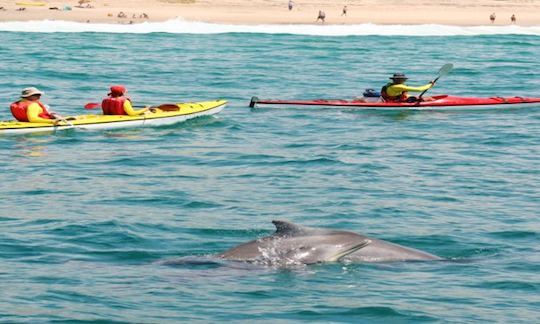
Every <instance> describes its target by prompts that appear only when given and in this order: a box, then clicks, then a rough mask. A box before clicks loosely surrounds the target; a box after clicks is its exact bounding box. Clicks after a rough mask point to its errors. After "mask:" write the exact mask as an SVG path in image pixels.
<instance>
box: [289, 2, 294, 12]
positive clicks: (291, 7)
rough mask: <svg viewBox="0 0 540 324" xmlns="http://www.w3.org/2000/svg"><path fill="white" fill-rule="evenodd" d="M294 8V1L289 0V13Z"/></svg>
mask: <svg viewBox="0 0 540 324" xmlns="http://www.w3.org/2000/svg"><path fill="white" fill-rule="evenodd" d="M293 7H294V1H292V0H289V11H291V10H293Z"/></svg>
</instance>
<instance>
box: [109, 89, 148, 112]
mask: <svg viewBox="0 0 540 324" xmlns="http://www.w3.org/2000/svg"><path fill="white" fill-rule="evenodd" d="M126 92H127V90H126V88H125V87H124V86H121V85H115V86H112V87H111V92H110V93H109V94H108V97H107V98H105V99H103V101H102V102H101V108H102V109H103V114H104V115H128V116H138V115H142V114H144V113H146V112H148V111H149V110H150V108H143V109H140V110H134V109H133V106H132V105H131V100H130V99H129V98H127V97H125V96H124V95H125V93H126Z"/></svg>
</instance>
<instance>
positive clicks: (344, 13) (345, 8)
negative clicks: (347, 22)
mask: <svg viewBox="0 0 540 324" xmlns="http://www.w3.org/2000/svg"><path fill="white" fill-rule="evenodd" d="M341 16H347V6H344V7H343V11H342V12H341Z"/></svg>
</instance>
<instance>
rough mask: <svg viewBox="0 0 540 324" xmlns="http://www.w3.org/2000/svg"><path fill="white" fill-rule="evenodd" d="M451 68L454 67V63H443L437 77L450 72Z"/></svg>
mask: <svg viewBox="0 0 540 324" xmlns="http://www.w3.org/2000/svg"><path fill="white" fill-rule="evenodd" d="M453 68H454V64H452V63H446V64H445V65H443V66H442V68H441V69H440V70H439V77H442V76H443V75H447V74H448V73H450V71H452V69H453Z"/></svg>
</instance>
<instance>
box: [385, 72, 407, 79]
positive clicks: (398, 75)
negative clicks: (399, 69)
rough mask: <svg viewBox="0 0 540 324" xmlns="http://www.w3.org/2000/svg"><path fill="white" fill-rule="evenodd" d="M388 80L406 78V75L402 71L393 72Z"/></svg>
mask: <svg viewBox="0 0 540 324" xmlns="http://www.w3.org/2000/svg"><path fill="white" fill-rule="evenodd" d="M389 79H390V80H407V79H408V78H407V76H405V74H404V73H394V75H393V76H391V77H390V78H389Z"/></svg>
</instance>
